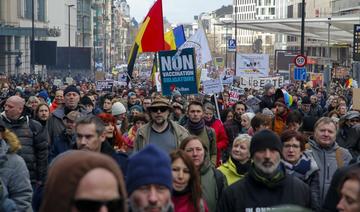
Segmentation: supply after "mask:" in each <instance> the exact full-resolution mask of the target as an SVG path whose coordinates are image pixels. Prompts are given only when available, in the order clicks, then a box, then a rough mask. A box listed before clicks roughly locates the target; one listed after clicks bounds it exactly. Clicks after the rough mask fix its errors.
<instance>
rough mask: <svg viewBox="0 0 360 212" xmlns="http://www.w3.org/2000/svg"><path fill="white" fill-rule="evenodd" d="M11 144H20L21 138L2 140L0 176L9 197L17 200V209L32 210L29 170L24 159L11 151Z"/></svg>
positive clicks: (0, 146) (0, 145) (0, 142)
mask: <svg viewBox="0 0 360 212" xmlns="http://www.w3.org/2000/svg"><path fill="white" fill-rule="evenodd" d="M10 145H19V140H17V139H14V141H12V142H8V143H7V142H5V141H4V140H0V178H1V180H2V182H3V184H4V186H5V187H6V189H7V191H8V198H10V199H11V200H13V201H14V202H15V204H16V207H17V210H18V211H32V208H31V200H32V194H33V192H32V187H31V183H30V176H29V171H28V169H27V167H26V164H25V161H24V159H23V158H22V157H20V156H19V155H17V154H16V153H11V152H10V151H9V149H10ZM0 209H1V208H0ZM0 211H1V210H0Z"/></svg>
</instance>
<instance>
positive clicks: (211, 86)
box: [203, 79, 222, 94]
mask: <svg viewBox="0 0 360 212" xmlns="http://www.w3.org/2000/svg"><path fill="white" fill-rule="evenodd" d="M203 86H204V93H205V94H213V93H219V92H221V91H222V86H221V83H220V79H215V80H207V81H204V82H203Z"/></svg>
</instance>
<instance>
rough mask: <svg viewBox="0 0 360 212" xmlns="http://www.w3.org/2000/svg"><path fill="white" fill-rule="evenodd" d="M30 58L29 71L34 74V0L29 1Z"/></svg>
mask: <svg viewBox="0 0 360 212" xmlns="http://www.w3.org/2000/svg"><path fill="white" fill-rule="evenodd" d="M31 10H32V11H31V48H30V51H31V59H30V63H31V69H30V73H31V74H34V72H35V65H34V64H35V26H34V22H35V12H34V0H32V1H31Z"/></svg>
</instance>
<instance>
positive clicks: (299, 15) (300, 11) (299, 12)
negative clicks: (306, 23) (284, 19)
mask: <svg viewBox="0 0 360 212" xmlns="http://www.w3.org/2000/svg"><path fill="white" fill-rule="evenodd" d="M297 12H298V18H301V13H302V3H299V4H298V11H297Z"/></svg>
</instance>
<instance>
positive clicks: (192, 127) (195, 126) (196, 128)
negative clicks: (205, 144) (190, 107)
mask: <svg viewBox="0 0 360 212" xmlns="http://www.w3.org/2000/svg"><path fill="white" fill-rule="evenodd" d="M187 126H188V127H189V131H191V132H193V133H194V134H196V135H199V134H200V133H201V131H202V130H203V129H204V127H205V121H204V119H201V121H199V122H198V123H194V122H192V121H190V119H189V120H188V122H187Z"/></svg>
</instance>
